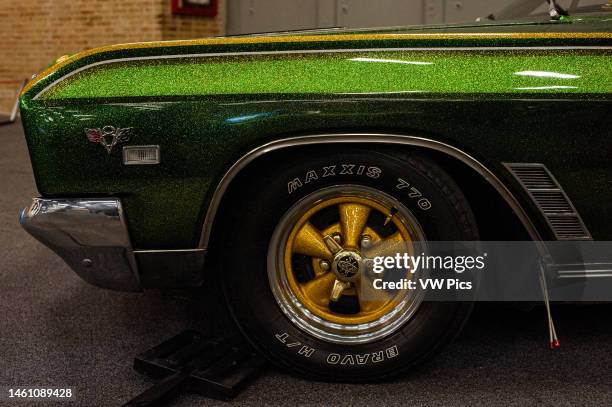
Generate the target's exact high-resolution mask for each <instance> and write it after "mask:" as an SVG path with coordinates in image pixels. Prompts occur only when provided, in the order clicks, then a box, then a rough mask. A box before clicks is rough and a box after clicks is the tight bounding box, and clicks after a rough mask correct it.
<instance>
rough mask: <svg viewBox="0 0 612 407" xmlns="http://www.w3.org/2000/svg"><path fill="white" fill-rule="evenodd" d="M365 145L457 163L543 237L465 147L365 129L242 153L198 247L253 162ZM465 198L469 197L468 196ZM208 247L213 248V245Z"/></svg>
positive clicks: (528, 230)
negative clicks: (313, 150) (304, 151)
mask: <svg viewBox="0 0 612 407" xmlns="http://www.w3.org/2000/svg"><path fill="white" fill-rule="evenodd" d="M364 145H368V146H376V147H377V148H380V149H382V150H383V151H384V149H389V148H393V149H394V151H401V152H404V153H409V152H411V151H415V150H418V151H420V152H424V153H425V154H426V155H428V157H430V158H432V159H433V160H434V161H439V160H442V161H447V162H449V163H452V164H453V165H456V166H457V168H461V169H462V170H463V176H468V177H471V179H472V180H476V179H478V180H480V182H481V183H483V185H486V186H487V187H489V188H490V191H489V192H494V193H495V194H496V197H497V198H498V199H499V200H501V201H502V202H503V203H504V204H505V205H506V206H507V208H508V209H509V213H512V214H514V215H515V216H516V218H518V220H519V222H520V224H521V226H522V229H523V231H524V232H525V237H527V238H528V239H531V240H534V241H536V242H539V241H541V240H542V234H541V232H540V230H539V229H538V227H537V226H536V223H535V222H534V221H533V219H532V218H531V216H530V215H529V213H528V212H527V210H526V209H525V205H524V204H523V203H521V201H520V200H519V199H518V198H517V196H516V195H515V194H514V193H513V192H512V190H511V189H510V188H509V187H508V186H507V185H506V184H505V183H504V182H503V181H502V180H501V179H500V178H499V177H497V175H495V173H494V172H493V171H492V170H490V169H489V168H488V167H487V166H485V164H483V163H482V162H480V161H479V160H477V159H476V158H474V157H473V156H472V155H470V154H468V153H467V152H465V151H464V150H462V149H459V148H457V147H455V146H452V145H450V144H447V143H444V142H441V141H438V140H435V139H432V138H425V137H420V136H413V135H407V134H398V133H374V132H368V133H330V134H312V135H303V136H297V137H288V138H282V139H278V140H275V141H272V142H269V143H266V144H262V145H260V146H258V147H256V148H254V149H252V150H250V151H249V152H247V153H246V154H244V155H242V156H241V157H240V158H239V159H238V160H237V161H236V162H235V163H234V164H233V165H232V166H231V167H230V168H229V169H228V170H227V171H226V172H225V174H224V175H223V177H222V178H221V180H220V181H219V182H218V184H217V185H216V187H215V190H214V193H213V194H212V196H211V199H210V201H209V206H208V208H207V210H206V214H205V218H204V223H203V226H202V233H201V236H200V241H199V247H200V248H204V249H208V248H209V246H211V243H212V242H213V241H214V240H215V239H213V236H214V235H215V234H216V233H217V232H218V230H219V229H222V228H220V227H219V226H220V225H222V223H223V218H224V213H223V211H222V210H220V209H221V208H223V207H224V206H225V205H224V204H223V202H224V201H226V200H227V199H229V198H228V197H229V196H231V194H228V192H231V190H232V189H233V188H235V187H236V186H237V185H238V184H239V183H240V180H241V177H243V176H244V175H245V174H246V173H247V171H248V170H249V169H251V168H253V166H255V165H256V164H265V163H266V162H269V160H272V159H273V158H274V157H277V154H281V153H286V152H288V151H292V152H295V151H296V150H297V149H306V148H326V149H334V148H336V149H337V148H338V147H340V146H352V147H357V148H359V147H363V146H364ZM468 199H470V197H469V196H468ZM508 240H512V239H508ZM538 246H539V248H540V249H541V251H542V253H543V254H546V253H547V252H546V248H545V247H544V246H543V245H538ZM209 251H210V252H213V250H212V249H211V250H209Z"/></svg>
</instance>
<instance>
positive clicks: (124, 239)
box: [19, 198, 141, 291]
mask: <svg viewBox="0 0 612 407" xmlns="http://www.w3.org/2000/svg"><path fill="white" fill-rule="evenodd" d="M19 222H20V223H21V225H22V226H23V228H24V229H25V230H26V231H27V232H28V233H30V234H31V235H32V236H34V237H35V238H36V239H37V240H39V241H40V242H42V243H43V244H44V245H46V246H47V247H49V248H50V249H51V250H53V251H54V252H55V253H57V254H58V255H59V256H60V257H61V258H62V259H64V261H65V262H66V263H68V265H69V266H70V267H72V269H73V270H74V271H75V272H76V273H77V274H78V275H79V276H80V277H81V278H82V279H83V280H85V281H87V282H88V283H90V284H93V285H95V286H98V287H102V288H108V289H112V290H119V291H141V285H140V278H139V274H138V270H137V266H136V260H135V258H134V253H133V251H132V245H131V243H130V238H129V234H128V230H127V226H126V223H125V219H124V216H123V209H122V206H121V201H120V200H119V199H116V198H95V199H43V198H35V199H34V200H33V202H32V204H31V205H30V206H29V207H27V208H24V209H23V210H22V211H21V214H20V216H19Z"/></svg>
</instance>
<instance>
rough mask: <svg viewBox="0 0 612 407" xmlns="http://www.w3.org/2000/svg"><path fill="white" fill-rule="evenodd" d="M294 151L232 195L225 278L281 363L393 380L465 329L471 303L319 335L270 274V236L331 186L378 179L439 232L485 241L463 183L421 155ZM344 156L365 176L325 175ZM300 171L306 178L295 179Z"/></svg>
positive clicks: (376, 183) (241, 317)
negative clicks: (359, 339)
mask: <svg viewBox="0 0 612 407" xmlns="http://www.w3.org/2000/svg"><path fill="white" fill-rule="evenodd" d="M312 157H315V158H312ZM286 158H287V160H285V161H283V162H281V163H279V162H275V163H274V166H273V168H268V169H267V171H252V172H251V173H250V175H249V176H248V178H247V179H243V182H242V183H241V187H240V193H239V195H235V196H234V201H236V200H237V198H236V197H240V199H241V200H242V201H241V202H234V203H233V204H230V205H235V206H232V207H231V209H229V213H231V214H232V216H231V219H230V220H229V224H226V225H225V230H226V231H227V232H228V233H226V234H225V237H224V238H223V245H222V247H223V249H222V250H223V252H224V253H231V255H230V256H223V261H222V267H223V273H222V275H223V278H222V286H223V291H224V293H225V297H226V300H227V303H228V306H229V308H230V311H231V314H232V316H233V318H234V319H235V321H236V323H237V324H238V326H239V327H240V329H241V331H242V332H243V334H244V335H245V336H246V337H247V338H248V339H249V341H250V342H251V343H252V344H253V345H254V346H255V348H256V349H258V350H259V351H260V352H261V353H262V354H263V355H265V356H266V357H267V358H268V359H269V360H270V361H272V362H273V363H275V364H276V365H278V366H281V367H283V368H286V369H287V370H289V371H291V372H294V373H297V374H300V375H303V376H305V377H308V378H313V379H318V380H325V381H342V382H363V381H378V380H383V379H387V378H390V377H392V376H395V375H398V374H401V373H403V372H405V371H407V370H408V369H411V368H413V367H414V366H415V365H417V364H420V363H421V362H423V361H424V360H426V359H427V358H428V357H429V356H431V355H432V354H434V353H435V352H436V351H437V350H438V349H439V348H440V347H441V346H442V345H443V344H445V343H447V342H448V341H449V340H450V339H452V338H453V337H454V336H455V335H456V334H457V333H458V332H459V330H460V329H461V327H462V326H463V324H464V323H465V321H466V319H467V318H468V316H469V314H470V312H471V309H472V304H471V303H466V302H452V303H442V302H423V303H422V304H421V305H420V307H419V308H418V310H417V311H416V313H415V314H414V315H413V316H412V317H411V318H410V319H409V320H408V321H407V322H406V323H405V324H404V325H403V326H402V327H401V328H399V329H397V330H396V331H394V332H392V333H390V334H389V335H388V336H386V337H384V338H381V339H379V340H376V341H375V342H370V343H365V344H339V343H331V342H328V341H324V340H321V339H317V338H316V337H314V336H311V335H310V334H308V333H306V332H305V331H303V330H301V329H300V328H298V327H296V326H295V325H294V324H293V323H292V322H291V321H290V320H289V318H287V317H286V316H285V314H284V313H283V312H282V310H281V309H280V307H279V305H278V303H277V301H276V299H275V297H274V295H273V293H272V291H271V289H270V285H269V280H268V274H267V266H266V257H267V250H268V244H269V242H270V238H271V235H272V233H273V231H274V229H275V226H276V225H277V223H278V222H279V219H280V218H281V217H282V216H283V214H284V213H285V212H286V211H287V210H288V209H289V208H290V207H291V206H292V205H293V204H295V203H296V202H298V201H299V200H300V199H301V198H303V197H305V196H307V195H308V194H310V193H313V192H315V191H317V190H320V189H321V188H324V187H328V186H331V185H342V184H351V185H364V186H368V187H372V188H376V189H378V190H381V191H383V192H385V193H386V194H388V195H391V196H393V197H394V198H396V199H398V200H399V201H401V202H402V203H403V204H405V206H406V207H407V208H409V209H410V211H411V212H413V214H414V216H415V217H416V218H417V219H418V221H419V222H420V223H421V226H422V228H423V230H424V231H425V234H426V236H427V238H428V239H429V240H447V241H451V240H477V239H478V231H477V226H476V221H475V220H474V216H473V214H472V211H471V209H470V207H469V205H468V202H467V200H466V198H465V197H464V195H463V194H462V192H461V190H460V189H459V187H458V186H457V184H456V183H455V182H454V181H453V180H452V178H451V177H450V176H449V175H448V174H447V173H446V172H444V171H443V170H442V169H441V168H440V167H439V166H438V165H437V164H436V163H434V162H433V161H431V160H429V159H427V158H425V157H424V156H421V155H417V154H411V155H409V156H402V155H399V154H397V153H382V152H372V151H363V150H359V149H356V150H349V151H348V152H342V153H340V152H327V153H324V152H321V151H307V152H305V153H304V152H303V153H302V154H297V153H296V154H295V155H292V156H291V157H286ZM343 164H344V165H347V164H351V165H355V167H353V168H355V169H356V168H359V167H360V166H365V170H364V171H362V173H361V175H356V174H355V171H353V174H346V173H345V174H340V172H341V171H338V170H337V171H334V175H329V176H326V177H323V176H322V172H323V168H324V167H330V166H334V165H335V166H336V169H340V168H343V167H342V165H343ZM260 170H261V168H260ZM312 170H314V171H318V172H319V176H318V178H317V179H316V180H313V181H312V182H309V183H305V182H304V176H305V174H306V173H307V172H308V171H312ZM345 172H346V171H345ZM296 178H297V179H300V180H301V181H302V182H300V184H301V186H298V187H297V188H292V187H288V185H290V184H289V183H290V182H291V181H292V180H295V179H296ZM400 179H401V180H404V181H405V182H409V183H410V184H411V185H412V186H415V187H416V188H418V190H419V191H420V193H421V196H420V197H414V193H412V194H410V195H409V193H410V189H409V188H402V189H398V184H399V183H400V182H401V181H400ZM296 185H297V184H296V183H293V187H295V186H296ZM292 189H293V190H292ZM289 192H291V193H289ZM226 210H228V208H226ZM237 236H238V237H239V238H237ZM312 349H314V351H311V350H312ZM308 351H311V352H310V354H308V353H309V352H308ZM364 355H369V356H366V357H364ZM364 359H365V361H364Z"/></svg>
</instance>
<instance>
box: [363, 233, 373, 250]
mask: <svg viewBox="0 0 612 407" xmlns="http://www.w3.org/2000/svg"><path fill="white" fill-rule="evenodd" d="M370 246H372V238H371V237H370V236H368V235H363V236H362V237H361V247H362V248H363V249H365V248H368V247H370Z"/></svg>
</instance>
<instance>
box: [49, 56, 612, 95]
mask: <svg viewBox="0 0 612 407" xmlns="http://www.w3.org/2000/svg"><path fill="white" fill-rule="evenodd" d="M611 55H612V53H610V54H603V55H602V54H601V53H600V54H593V53H588V52H561V51H549V52H529V51H514V52H506V53H503V52H500V51H494V52H491V51H484V52H461V51H453V52H427V51H420V52H359V53H348V54H346V53H342V54H318V55H296V54H290V55H285V56H280V57H229V58H223V59H219V58H200V59H193V58H182V59H180V60H170V61H168V60H155V61H150V60H146V61H134V62H122V63H113V64H107V65H101V66H96V67H94V68H91V69H87V70H85V71H82V72H80V73H78V74H76V75H73V76H71V77H69V78H68V79H66V80H64V81H62V82H60V83H59V85H58V86H56V87H55V88H53V89H52V90H51V91H50V92H47V93H44V94H43V99H45V100H57V99H72V98H92V99H93V98H117V97H156V96H157V97H159V96H193V95H223V94H225V95H227V94H309V93H335V94H342V93H388V92H415V93H500V94H521V93H527V92H542V91H554V92H555V93H607V92H611V91H612V75H611V74H610V64H609V60H610V56H611ZM530 72H531V74H530Z"/></svg>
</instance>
